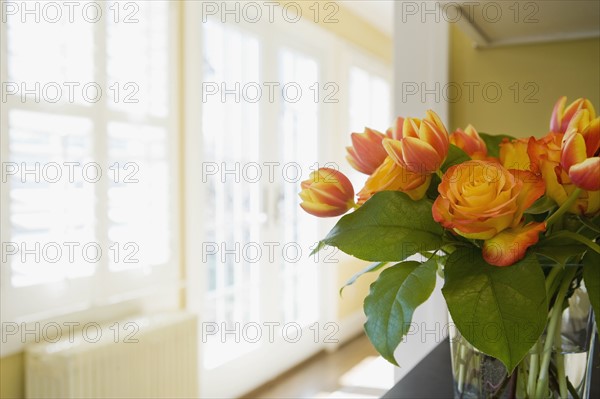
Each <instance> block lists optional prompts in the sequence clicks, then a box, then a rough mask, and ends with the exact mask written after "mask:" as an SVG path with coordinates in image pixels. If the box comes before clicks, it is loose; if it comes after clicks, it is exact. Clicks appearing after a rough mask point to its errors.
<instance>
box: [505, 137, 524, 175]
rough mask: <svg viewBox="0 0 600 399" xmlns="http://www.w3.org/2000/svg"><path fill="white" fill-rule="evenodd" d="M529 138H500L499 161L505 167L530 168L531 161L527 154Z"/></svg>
mask: <svg viewBox="0 0 600 399" xmlns="http://www.w3.org/2000/svg"><path fill="white" fill-rule="evenodd" d="M528 146H529V139H515V140H508V139H504V140H502V143H500V163H501V164H502V166H504V167H505V168H506V169H517V170H530V168H531V161H530V159H529V155H528V154H527V148H528Z"/></svg>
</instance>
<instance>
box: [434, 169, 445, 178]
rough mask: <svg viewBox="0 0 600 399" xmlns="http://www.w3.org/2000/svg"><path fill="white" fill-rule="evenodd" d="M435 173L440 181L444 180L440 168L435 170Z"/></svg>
mask: <svg viewBox="0 0 600 399" xmlns="http://www.w3.org/2000/svg"><path fill="white" fill-rule="evenodd" d="M435 174H436V175H437V177H439V178H440V180H441V181H444V174H443V173H442V171H441V170H440V169H438V170H436V171H435Z"/></svg>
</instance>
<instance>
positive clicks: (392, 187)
mask: <svg viewBox="0 0 600 399" xmlns="http://www.w3.org/2000/svg"><path fill="white" fill-rule="evenodd" d="M430 182H431V175H428V176H424V175H421V174H418V173H413V172H410V171H408V170H406V169H404V168H403V167H401V166H400V165H398V164H397V163H395V162H394V161H393V160H392V158H390V157H387V158H386V159H385V161H383V164H381V166H380V167H379V168H377V170H376V171H375V172H374V173H373V174H372V175H371V176H370V177H369V178H368V179H367V181H366V183H365V186H364V187H363V189H362V190H360V192H359V193H358V203H359V204H363V203H364V202H365V201H367V200H368V199H369V198H371V197H372V196H373V195H374V194H375V193H378V192H380V191H402V192H404V193H406V194H407V195H408V196H409V197H410V198H411V199H413V200H415V201H416V200H419V199H421V198H423V196H425V193H426V192H427V188H428V187H429V183H430Z"/></svg>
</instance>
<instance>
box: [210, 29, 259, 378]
mask: <svg viewBox="0 0 600 399" xmlns="http://www.w3.org/2000/svg"><path fill="white" fill-rule="evenodd" d="M203 27H204V51H205V53H204V61H205V65H204V79H203V82H204V85H205V86H206V85H211V86H212V87H216V88H217V90H218V93H217V94H215V95H207V96H206V98H204V99H203V104H202V105H203V117H202V121H203V141H204V156H203V161H204V162H203V167H204V168H205V169H206V170H209V168H212V169H213V170H215V171H216V174H211V175H207V174H204V173H203V181H202V185H203V187H204V188H205V190H206V191H205V196H204V198H205V199H206V203H205V204H203V209H204V211H205V215H204V216H205V217H204V218H203V220H204V221H205V226H204V245H213V246H214V250H213V251H208V250H207V251H205V259H206V263H204V264H203V265H202V267H207V268H208V272H207V276H208V279H207V286H206V288H207V292H208V294H207V296H206V298H205V307H206V310H205V313H204V320H206V321H215V322H218V323H225V325H226V326H228V328H232V326H233V324H235V323H238V324H240V323H244V322H247V321H250V320H254V321H256V320H257V318H258V317H259V302H258V299H259V292H260V291H259V286H258V284H259V269H260V264H259V263H257V262H256V260H255V258H256V254H255V250H256V247H257V246H260V245H261V242H262V240H261V233H260V229H261V224H263V223H264V221H265V219H266V217H265V215H264V212H263V211H262V210H261V209H260V208H261V206H260V205H261V189H260V185H259V183H258V182H252V181H250V180H252V178H250V179H246V178H245V177H246V176H254V173H255V171H256V168H255V167H254V166H256V165H258V164H256V162H257V161H258V159H259V143H260V139H259V126H260V125H259V123H260V120H259V111H260V109H259V104H258V103H252V102H249V101H245V100H244V99H239V98H236V94H235V93H236V92H237V93H240V92H241V90H240V89H237V88H238V87H244V85H246V84H250V85H253V84H256V83H257V82H259V66H260V65H259V57H260V51H261V48H260V45H259V41H258V40H257V39H256V38H255V37H253V36H252V35H249V34H247V33H246V32H241V31H238V30H236V29H234V28H232V27H228V26H225V25H223V24H219V23H212V22H208V23H205V24H203ZM227 90H229V91H230V92H229V93H230V94H226V93H227ZM223 96H224V97H223ZM252 165H254V166H252ZM250 168H252V169H250ZM214 252H216V253H214ZM211 253H214V254H213V255H211ZM225 325H224V326H225ZM230 337H231V338H232V340H234V338H235V337H234V336H233V335H230ZM218 338H219V337H216V336H215V341H214V342H213V341H210V345H207V346H206V349H205V357H204V359H205V365H206V366H207V367H209V368H212V367H216V366H217V365H219V364H222V363H225V362H227V361H228V360H230V359H232V358H234V357H237V356H239V355H241V354H243V353H244V352H245V351H248V350H251V349H254V348H255V347H256V345H243V344H242V345H228V344H223V343H222V342H218Z"/></svg>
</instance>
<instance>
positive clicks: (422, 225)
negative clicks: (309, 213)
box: [323, 191, 443, 262]
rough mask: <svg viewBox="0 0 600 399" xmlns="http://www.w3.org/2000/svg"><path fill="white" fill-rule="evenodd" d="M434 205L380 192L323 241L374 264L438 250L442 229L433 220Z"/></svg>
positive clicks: (394, 193)
mask: <svg viewBox="0 0 600 399" xmlns="http://www.w3.org/2000/svg"><path fill="white" fill-rule="evenodd" d="M431 206H432V202H431V201H430V200H427V199H422V200H419V201H413V200H411V199H410V198H409V197H408V196H407V195H406V194H404V193H401V192H398V191H384V192H380V193H377V194H375V195H374V196H373V197H372V198H371V199H369V200H368V201H367V202H365V204H364V205H363V206H361V207H360V208H358V209H357V210H356V211H354V212H352V213H351V214H349V215H346V216H344V217H343V218H341V219H340V220H339V221H338V223H337V224H336V225H335V226H334V227H333V229H331V231H330V232H329V234H328V235H327V237H325V239H324V240H323V242H324V243H325V244H327V245H332V246H334V247H337V248H339V249H340V250H342V251H344V252H345V253H347V254H349V255H353V256H355V257H357V258H360V259H363V260H368V261H373V262H394V261H401V260H404V259H406V258H407V257H409V256H411V255H413V254H416V253H417V252H421V251H429V250H433V249H438V248H439V247H440V245H441V244H442V234H443V229H442V227H441V226H440V225H439V224H437V223H436V222H435V221H434V220H433V216H432V215H431Z"/></svg>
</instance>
